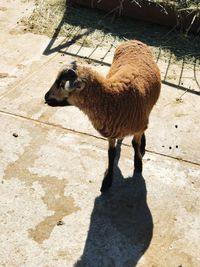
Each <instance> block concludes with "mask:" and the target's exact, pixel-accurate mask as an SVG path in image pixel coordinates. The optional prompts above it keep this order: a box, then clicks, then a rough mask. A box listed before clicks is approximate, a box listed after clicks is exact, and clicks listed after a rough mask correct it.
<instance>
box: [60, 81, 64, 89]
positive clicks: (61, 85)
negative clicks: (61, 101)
mask: <svg viewBox="0 0 200 267" xmlns="http://www.w3.org/2000/svg"><path fill="white" fill-rule="evenodd" d="M60 88H62V89H65V83H64V82H63V81H62V82H61V83H60Z"/></svg>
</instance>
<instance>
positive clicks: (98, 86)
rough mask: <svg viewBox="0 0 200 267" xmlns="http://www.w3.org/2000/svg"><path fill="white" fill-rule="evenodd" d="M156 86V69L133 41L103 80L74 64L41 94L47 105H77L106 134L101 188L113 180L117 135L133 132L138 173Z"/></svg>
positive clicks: (117, 55) (123, 48) (119, 53)
mask: <svg viewBox="0 0 200 267" xmlns="http://www.w3.org/2000/svg"><path fill="white" fill-rule="evenodd" d="M160 88H161V79H160V72H159V69H158V67H157V65H156V63H155V62H154V59H153V56H152V53H151V51H150V49H149V48H148V47H147V45H145V44H143V43H142V42H139V41H136V40H134V41H128V42H125V43H123V44H121V45H120V46H119V47H118V48H117V49H116V51H115V55H114V58H113V62H112V65H111V68H110V71H109V73H108V75H107V77H106V78H104V77H103V76H102V75H100V74H99V73H97V72H95V71H94V70H92V69H90V68H87V67H82V66H77V64H74V63H73V64H72V65H71V66H67V67H64V68H63V69H62V70H61V71H60V72H59V73H58V76H57V78H56V80H55V82H54V83H53V85H52V87H51V88H50V90H49V91H48V92H47V93H46V95H45V101H46V102H47V104H49V105H51V106H55V105H69V104H71V105H74V106H76V107H78V108H79V109H80V110H82V111H83V112H84V113H85V114H86V115H87V116H88V117H89V119H90V121H91V122H92V124H93V126H94V128H95V129H96V130H97V131H98V132H99V133H100V134H101V135H102V136H104V137H106V138H108V142H109V149H108V159H109V163H108V170H107V172H106V175H105V177H104V180H103V183H102V187H101V191H102V192H105V191H106V190H108V188H109V187H110V186H111V184H112V179H113V169H114V158H115V154H116V148H115V143H116V139H122V138H124V137H126V136H128V135H133V136H134V138H133V141H132V146H133V148H134V152H135V156H134V167H135V172H142V156H143V155H144V153H145V145H146V139H145V133H144V132H145V130H146V129H147V127H148V121H149V115H150V112H151V110H152V108H153V106H154V105H155V104H156V102H157V100H158V97H159V94H160Z"/></svg>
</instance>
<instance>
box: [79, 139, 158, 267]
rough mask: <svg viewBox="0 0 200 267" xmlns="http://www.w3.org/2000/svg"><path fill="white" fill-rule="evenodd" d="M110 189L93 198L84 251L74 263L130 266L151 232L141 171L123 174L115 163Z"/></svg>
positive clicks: (142, 250) (96, 265) (145, 248)
mask: <svg viewBox="0 0 200 267" xmlns="http://www.w3.org/2000/svg"><path fill="white" fill-rule="evenodd" d="M117 150H118V153H117V155H118V156H117V160H116V170H115V180H114V184H113V186H112V188H111V190H110V192H108V193H106V194H103V195H101V196H99V197H97V198H96V200H95V203H94V209H93V212H92V215H91V221H90V227H89V231H88V236H87V240H86V243H85V248H84V251H83V255H82V256H81V258H80V259H79V260H78V261H77V263H76V264H75V265H74V267H98V266H104V267H111V266H112V267H113V266H116V267H122V266H126V267H133V266H136V264H137V262H138V261H139V259H140V258H141V257H142V255H143V254H144V253H145V251H146V250H147V248H148V247H149V244H150V242H151V239H152V235H153V220H152V215H151V212H150V210H149V207H148V205H147V201H146V198H147V190H146V185H145V180H144V178H143V177H142V175H134V177H129V178H126V179H125V178H124V177H123V176H122V174H121V171H120V170H119V168H118V167H117V163H118V160H119V156H120V144H118V147H117Z"/></svg>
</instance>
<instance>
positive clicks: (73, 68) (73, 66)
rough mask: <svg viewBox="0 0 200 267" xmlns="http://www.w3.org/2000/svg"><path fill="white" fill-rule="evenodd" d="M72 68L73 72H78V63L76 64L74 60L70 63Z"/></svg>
mask: <svg viewBox="0 0 200 267" xmlns="http://www.w3.org/2000/svg"><path fill="white" fill-rule="evenodd" d="M70 68H71V69H72V70H77V62H76V60H74V61H72V62H71V63H70Z"/></svg>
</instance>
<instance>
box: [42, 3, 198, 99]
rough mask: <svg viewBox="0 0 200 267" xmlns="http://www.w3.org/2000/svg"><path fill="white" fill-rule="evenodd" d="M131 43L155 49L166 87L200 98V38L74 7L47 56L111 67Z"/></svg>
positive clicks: (49, 48)
mask: <svg viewBox="0 0 200 267" xmlns="http://www.w3.org/2000/svg"><path fill="white" fill-rule="evenodd" d="M61 33H62V34H61ZM61 35H62V36H65V37H61ZM59 37H60V38H59ZM129 39H139V40H141V41H143V42H145V43H147V44H148V45H149V46H151V47H152V50H153V51H154V53H155V57H156V60H157V62H158V65H159V67H160V70H161V75H162V81H163V82H164V83H167V84H169V85H171V86H174V87H176V88H178V89H181V90H185V91H189V92H192V93H195V94H197V95H200V36H199V35H195V36H192V35H191V36H184V35H182V34H180V33H177V32H175V31H174V29H172V30H170V29H169V28H165V27H162V26H158V25H154V24H150V23H142V22H139V21H134V20H131V19H128V18H124V17H121V18H119V17H118V18H113V17H110V16H109V15H108V14H105V13H102V12H97V11H94V10H88V9H86V8H72V7H71V8H67V10H66V11H65V12H64V15H63V18H62V20H61V21H60V23H59V25H57V28H56V30H55V32H54V34H53V37H52V39H51V41H50V43H49V44H48V46H47V48H46V49H45V51H44V54H45V55H48V54H51V53H54V52H60V53H64V54H69V55H72V56H77V57H81V58H84V59H85V60H86V61H87V62H90V61H93V62H96V63H98V64H102V65H107V66H109V65H111V62H112V57H113V54H114V51H115V48H116V47H117V45H118V44H119V43H121V42H122V41H124V40H129Z"/></svg>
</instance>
